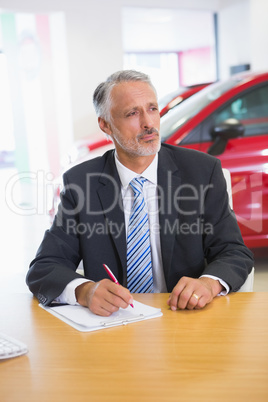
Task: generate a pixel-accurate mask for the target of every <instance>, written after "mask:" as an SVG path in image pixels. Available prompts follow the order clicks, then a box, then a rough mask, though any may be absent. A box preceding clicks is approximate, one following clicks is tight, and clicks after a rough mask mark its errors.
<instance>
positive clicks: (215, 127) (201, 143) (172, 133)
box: [161, 72, 268, 248]
mask: <svg viewBox="0 0 268 402" xmlns="http://www.w3.org/2000/svg"><path fill="white" fill-rule="evenodd" d="M161 136H162V141H164V142H166V143H168V144H173V145H177V146H182V147H186V148H192V149H197V150H199V151H202V152H206V153H209V154H212V155H215V156H216V157H217V158H219V159H220V160H221V162H222V166H223V167H224V168H227V169H229V171H230V173H231V179H232V193H233V208H234V212H235V214H236V217H237V220H238V223H239V226H240V229H241V232H242V236H243V239H244V241H245V243H246V244H247V246H248V247H250V248H257V247H268V72H265V73H260V74H254V73H250V72H248V73H243V74H241V75H236V76H233V77H231V78H230V79H229V80H226V81H221V82H217V83H215V84H212V85H210V86H209V87H207V88H205V89H203V90H202V91H200V92H199V93H197V94H196V95H194V96H193V97H191V98H190V99H189V100H187V101H185V102H184V103H183V104H182V105H180V106H177V107H175V108H174V109H173V110H171V111H170V112H169V113H168V114H167V115H166V116H164V117H163V118H162V119H161Z"/></svg>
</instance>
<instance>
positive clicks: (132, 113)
mask: <svg viewBox="0 0 268 402" xmlns="http://www.w3.org/2000/svg"><path fill="white" fill-rule="evenodd" d="M136 113H137V112H136V111H134V112H130V113H128V114H127V117H131V116H135V114H136Z"/></svg>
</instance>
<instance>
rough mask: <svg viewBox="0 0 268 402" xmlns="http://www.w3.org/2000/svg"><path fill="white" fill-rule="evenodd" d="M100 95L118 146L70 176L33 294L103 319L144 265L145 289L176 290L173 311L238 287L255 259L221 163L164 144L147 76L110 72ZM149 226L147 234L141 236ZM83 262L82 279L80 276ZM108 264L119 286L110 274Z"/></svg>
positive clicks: (127, 297) (37, 264)
mask: <svg viewBox="0 0 268 402" xmlns="http://www.w3.org/2000/svg"><path fill="white" fill-rule="evenodd" d="M93 101H94V105H95V109H96V112H97V116H98V123H99V126H100V128H101V130H102V131H104V132H105V133H106V134H107V135H108V136H110V137H111V138H112V140H113V142H114V145H115V151H113V150H112V151H108V152H107V153H105V154H104V155H103V156H102V157H99V158H95V159H93V160H90V161H87V162H84V163H82V164H80V165H78V166H75V167H73V168H72V169H70V170H69V171H68V172H67V173H65V175H64V189H63V191H62V194H61V204H60V206H59V211H58V213H57V216H56V218H55V220H54V222H53V225H52V227H51V229H50V230H49V231H47V232H46V234H45V237H44V239H43V242H42V244H41V246H40V248H39V250H38V252H37V255H36V258H35V259H34V261H33V262H32V263H31V266H30V270H29V272H28V275H27V284H28V285H29V287H30V289H31V291H32V292H33V293H34V294H35V295H36V296H37V297H38V299H39V300H40V302H41V303H44V304H50V303H52V302H55V301H59V302H67V303H70V304H73V303H80V304H81V305H83V306H87V307H88V308H89V309H90V310H91V311H93V312H94V313H96V314H99V315H103V316H109V315H110V314H112V313H113V312H114V311H117V310H118V309H119V308H120V307H121V308H126V307H127V306H128V305H129V304H131V303H132V301H133V298H132V295H131V293H130V291H129V290H128V288H129V289H136V288H138V287H139V281H140V279H139V278H141V277H142V275H144V272H145V271H146V279H144V278H143V279H142V281H144V283H145V285H142V286H143V287H142V288H141V289H145V288H146V289H145V291H146V290H148V289H149V290H148V291H154V292H170V296H169V298H168V301H167V302H168V304H169V306H170V308H171V309H172V310H177V309H194V308H195V309H200V308H203V307H204V306H205V305H206V304H208V303H210V302H211V301H212V299H213V298H214V297H215V296H217V295H224V294H226V293H228V292H229V291H237V290H238V289H239V288H240V287H241V286H242V285H243V283H244V281H245V280H246V278H247V275H248V273H249V272H250V271H251V268H252V266H253V261H252V254H251V252H250V251H249V250H248V249H247V248H246V247H245V245H244V243H243V240H242V237H241V234H240V231H239V228H238V225H237V222H236V219H235V216H234V214H233V212H232V211H231V210H230V208H229V203H228V195H227V192H226V185H225V179H224V177H223V174H222V170H221V165H220V161H219V160H218V159H216V158H214V157H211V156H208V155H206V154H203V153H201V152H197V151H192V150H187V149H183V148H178V147H172V146H169V145H166V144H162V145H161V142H160V135H159V130H160V117H159V110H158V104H157V96H156V92H155V89H154V87H153V86H152V84H151V82H150V79H149V77H148V76H147V75H145V74H142V73H138V72H136V71H131V70H130V71H121V72H118V73H115V74H113V75H111V76H110V77H109V78H108V79H107V80H106V81H105V82H103V83H102V84H100V85H99V86H98V87H97V89H96V90H95V93H94V97H93ZM133 183H134V187H133ZM135 186H136V187H135ZM138 187H139V189H138V190H137V188H138ZM135 190H137V191H135ZM137 196H138V197H141V198H140V200H141V202H140V203H139V204H137V205H138V206H137V207H135V206H133V209H135V208H136V211H134V212H133V210H132V211H131V208H132V205H136V204H135V203H136V202H137V203H138V201H136V198H134V201H133V197H137ZM146 207H147V208H146ZM137 210H139V211H142V212H141V213H142V214H143V218H141V221H142V224H144V225H145V226H146V225H147V229H145V230H147V232H146V231H144V232H143V230H144V228H143V227H142V228H141V226H140V229H138V230H137V231H136V234H135V236H136V235H137V236H141V238H142V240H140V239H139V240H138V242H140V244H143V246H142V247H144V250H145V251H144V252H143V255H142V257H140V256H139V257H137V255H136V254H133V257H132V260H133V261H132V262H130V261H129V260H130V254H131V253H132V250H133V249H135V248H136V250H135V251H137V249H138V246H136V243H137V242H136V240H135V239H134V240H131V239H130V237H131V234H130V233H129V231H130V232H131V231H132V230H133V227H132V226H134V227H135V224H134V221H133V219H134V216H135V214H136V215H137ZM148 222H149V223H148ZM148 224H149V227H150V236H149V235H145V234H143V233H148ZM139 225H140V223H139ZM132 233H134V231H133V232H132ZM141 233H142V235H141ZM131 241H132V242H133V244H132V246H131V247H132V250H131V251H130V250H129V247H130V245H129V243H131ZM134 243H135V244H134ZM145 243H146V246H145ZM138 251H139V250H138ZM81 260H82V261H83V266H84V273H85V278H82V277H81V275H79V274H78V273H77V272H76V269H77V266H78V265H79V263H80V261H81ZM147 260H148V262H147ZM137 261H138V263H137ZM140 261H143V262H144V261H146V268H144V269H143V268H142V273H140V272H139V271H138V270H139V269H140V267H138V266H137V267H136V265H135V264H136V263H137V264H138V265H139V264H140ZM132 263H133V264H132ZM103 264H107V265H108V266H109V267H110V269H111V270H112V272H113V273H114V275H115V276H116V277H117V279H118V281H119V283H120V284H121V285H122V286H118V285H117V284H116V283H114V282H112V281H111V280H109V279H107V275H106V273H105V270H104V269H103ZM131 264H132V266H131ZM133 267H134V268H133ZM131 281H134V282H135V285H134V288H133V287H132V284H131ZM147 284H149V285H148V286H147ZM135 286H136V288H135ZM131 291H132V292H133V290H131ZM134 291H135V290H134ZM138 291H139V290H138Z"/></svg>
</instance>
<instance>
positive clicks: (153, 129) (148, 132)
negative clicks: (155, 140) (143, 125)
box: [137, 127, 159, 139]
mask: <svg viewBox="0 0 268 402" xmlns="http://www.w3.org/2000/svg"><path fill="white" fill-rule="evenodd" d="M149 134H157V135H158V136H159V131H158V130H157V129H156V128H154V127H152V128H150V129H147V130H144V131H143V132H142V133H140V134H138V136H137V138H138V139H140V138H143V137H144V136H145V135H149Z"/></svg>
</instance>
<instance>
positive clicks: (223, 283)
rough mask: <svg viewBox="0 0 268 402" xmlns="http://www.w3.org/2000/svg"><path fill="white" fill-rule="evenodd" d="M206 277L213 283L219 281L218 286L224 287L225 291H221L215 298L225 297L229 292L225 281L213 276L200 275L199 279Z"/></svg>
mask: <svg viewBox="0 0 268 402" xmlns="http://www.w3.org/2000/svg"><path fill="white" fill-rule="evenodd" d="M202 277H206V278H211V279H214V280H215V281H219V282H220V284H221V285H222V286H223V287H224V289H225V290H222V291H221V292H220V293H219V294H218V295H217V296H226V295H227V294H228V293H229V292H230V286H229V285H227V283H226V282H225V281H223V280H222V279H220V278H218V277H217V276H214V275H201V277H200V278H202Z"/></svg>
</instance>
